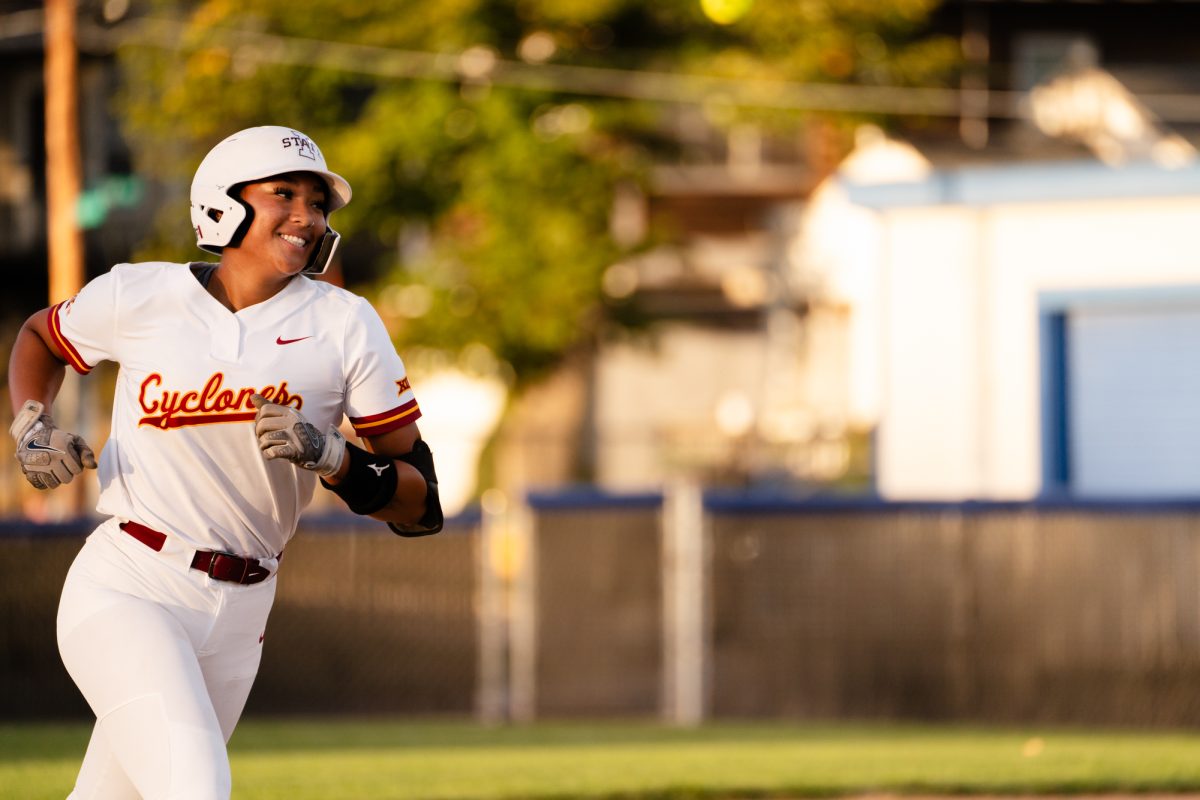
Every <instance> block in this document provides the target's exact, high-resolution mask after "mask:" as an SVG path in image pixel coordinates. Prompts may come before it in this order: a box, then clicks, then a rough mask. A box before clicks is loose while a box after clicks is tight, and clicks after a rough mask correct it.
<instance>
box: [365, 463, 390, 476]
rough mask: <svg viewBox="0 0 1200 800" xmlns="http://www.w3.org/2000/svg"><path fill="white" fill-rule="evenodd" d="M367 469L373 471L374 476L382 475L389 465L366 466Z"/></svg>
mask: <svg viewBox="0 0 1200 800" xmlns="http://www.w3.org/2000/svg"><path fill="white" fill-rule="evenodd" d="M367 466H368V467H370V468H371V469H373V470H375V474H376V475H382V474H383V471H384V470H385V469H387V468H388V467H390V466H391V464H367Z"/></svg>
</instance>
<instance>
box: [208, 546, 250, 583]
mask: <svg viewBox="0 0 1200 800" xmlns="http://www.w3.org/2000/svg"><path fill="white" fill-rule="evenodd" d="M222 557H224V558H231V559H233V560H234V561H237V562H239V563H240V564H241V565H242V573H241V575H239V576H238V577H237V578H222V577H220V576H219V575H214V574H213V570H215V569H216V566H217V561H218V560H219V559H220V558H222ZM249 572H250V559H248V558H242V557H241V556H239V555H238V554H237V553H227V552H225V551H224V550H214V551H213V554H212V560H210V561H209V562H208V577H210V578H212V579H213V580H215V581H232V582H234V583H243V582H245V580H246V575H247V574H248V573H249Z"/></svg>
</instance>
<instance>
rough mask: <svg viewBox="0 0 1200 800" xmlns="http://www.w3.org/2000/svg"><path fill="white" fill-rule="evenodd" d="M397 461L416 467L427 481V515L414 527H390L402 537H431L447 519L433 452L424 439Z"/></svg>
mask: <svg viewBox="0 0 1200 800" xmlns="http://www.w3.org/2000/svg"><path fill="white" fill-rule="evenodd" d="M396 460H397V461H403V462H404V463H405V464H409V465H410V466H412V467H415V468H416V470H417V472H419V473H421V477H423V478H424V479H425V513H424V515H422V517H421V518H420V519H419V520H417V522H416V523H415V524H413V525H400V524H398V523H395V522H389V523H388V527H389V528H391V529H392V532H393V533H396V534H399V535H400V536H410V537H411V536H429V535H430V534H433V533H437V532H438V531H440V530H441V529H442V525H443V524H444V523H445V518H444V517H443V515H442V501H441V498H440V497H439V496H438V485H437V473H436V472H434V470H433V452H432V451H430V449H429V445H427V444H425V440H424V439H417V440H416V441H415V442H413V448H412V450H411V451H410V452H408V453H405V454H404V455H401V456H396Z"/></svg>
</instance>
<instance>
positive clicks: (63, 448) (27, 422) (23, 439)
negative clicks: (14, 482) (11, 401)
mask: <svg viewBox="0 0 1200 800" xmlns="http://www.w3.org/2000/svg"><path fill="white" fill-rule="evenodd" d="M45 412H46V407H45V406H43V405H42V404H41V403H39V402H38V401H37V400H26V401H25V403H24V405H22V406H21V410H20V411H18V412H17V416H16V419H14V420H13V424H12V427H10V428H9V429H8V432H9V433H10V434H11V435H12V437H13V441H15V442H16V443H17V461H18V462H19V463H20V464H21V472H22V473H24V475H25V480H27V481H29V483H30V484H32V485H33V488H35V489H53V488H55V487H56V486H61V485H63V484H64V483H70V482H71V480H72V479H73V478H74V477H75V476H76V475H78V474H79V473H81V472H83V471H84V470H85V469H95V468H96V454H95V453H93V452H92V448H91V447H89V446H88V443H87V442H85V441H84V440H83V437H82V436H78V435H76V434H74V433H67V432H66V431H64V430H60V429H58V428H56V427H54V420H53V419H51V417H50V415H49V414H47V413H45Z"/></svg>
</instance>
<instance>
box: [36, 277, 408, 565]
mask: <svg viewBox="0 0 1200 800" xmlns="http://www.w3.org/2000/svg"><path fill="white" fill-rule="evenodd" d="M50 331H51V335H52V337H53V338H54V340H55V342H56V344H57V345H58V346H59V349H60V350H62V352H63V353H65V354H66V356H67V358H68V360H69V361H70V363H71V366H72V367H74V368H75V370H76V371H78V372H79V373H81V374H86V373H87V372H89V371H90V370H91V369H92V367H93V366H94V365H95V364H96V363H98V362H99V361H102V360H109V361H114V362H117V363H118V364H120V371H119V373H118V377H117V387H116V396H115V399H114V403H113V414H112V431H111V433H110V435H109V439H108V442H107V443H106V444H105V446H104V449H103V451H102V452H101V455H100V464H99V476H100V500H99V503H98V504H97V507H96V508H97V510H98V511H99V512H100V513H102V514H105V515H111V516H114V517H117V518H119V519H121V520H132V521H134V522H139V523H141V524H142V525H145V526H147V527H150V528H153V529H155V530H159V531H163V532H166V533H170V534H172V535H174V536H177V537H179V538H180V539H181V540H183V542H184V543H185V544H187V545H188V546H190V547H194V548H196V549H201V550H221V551H227V552H232V553H236V554H238V555H242V556H250V557H255V558H270V557H272V556H275V555H278V554H279V553H281V552H283V548H284V546H285V545H286V544H287V542H288V540H289V539H290V538H291V537H292V535H293V533H294V532H295V529H296V523H297V521H298V520H299V517H300V512H301V511H302V510H303V509H304V507H305V506H306V505H308V502H309V500H311V499H312V494H313V490H314V488H315V487H316V483H317V476H316V474H315V473H313V472H311V471H309V470H305V469H300V468H298V467H296V466H295V465H294V464H292V463H290V462H288V461H285V460H275V461H266V460H264V459H263V457H262V454H261V453H260V451H259V448H258V441H257V439H256V437H255V435H254V415H255V409H254V407H253V405H252V404H251V403H250V395H251V394H253V393H255V392H258V393H260V394H262V395H263V396H264V397H265V398H267V399H268V400H270V401H272V402H275V403H279V404H282V405H290V406H293V407H295V408H296V409H298V410H300V411H302V412H303V413H304V416H305V417H306V418H307V419H308V420H309V421H310V422H311V423H312V424H313V425H315V426H316V427H317V428H318V430H325V429H326V428H327V427H328V426H329V425H331V424H333V425H337V424H340V422H341V420H342V415H343V414H345V415H346V416H348V417H349V418H350V423H351V424H352V425H353V426H354V429H355V432H356V433H357V434H358V435H360V436H372V435H376V434H381V433H386V432H388V431H392V430H395V429H397V428H400V427H403V426H404V425H408V424H410V423H412V422H414V421H416V420H417V418H418V417H420V415H421V412H420V410H419V408H418V407H417V402H416V400H415V398H414V397H413V392H412V389H411V388H410V386H409V382H408V379H407V377H406V375H405V370H404V364H403V363H402V362H401V360H400V357H399V356H398V355H397V354H396V351H395V348H394V347H393V346H392V343H391V340H390V338H389V337H388V334H387V331H386V329H385V328H384V326H383V322H382V321H381V320H380V319H379V315H378V314H377V313H376V312H375V310H374V309H373V308H372V307H371V305H370V304H369V303H368V302H367V301H366V300H364V299H363V298H361V297H358V296H357V295H354V294H352V293H350V292H347V291H345V290H344V289H340V288H338V287H336V286H332V285H330V284H328V283H321V282H318V281H313V280H310V279H308V278H305V277H301V276H297V277H295V278H293V279H292V281H291V282H290V283H288V284H287V286H285V287H284V289H283V290H282V291H280V292H279V293H278V294H276V295H275V296H274V297H272V298H270V299H269V300H267V301H265V302H262V303H259V304H257V305H253V306H250V307H249V308H244V309H242V310H240V311H238V312H236V313H234V312H231V311H230V310H229V309H227V308H226V307H225V306H223V305H221V303H219V302H218V301H217V300H216V299H215V298H213V297H212V296H211V295H210V294H209V293H208V291H207V289H205V288H204V287H203V286H202V285H201V284H200V282H199V281H198V280H197V279H196V276H195V275H194V274H193V273H192V270H191V269H190V268H189V265H186V264H168V263H162V262H152V263H144V264H119V265H117V266H116V267H114V268H113V269H112V270H111V271H110V272H109V273H108V274H106V275H102V276H100V277H98V278H96V279H95V280H93V281H91V282H90V283H88V284H87V285H86V286H85V287H84V288H83V290H82V291H80V292H79V294H78V295H76V296H75V297H73V298H72V299H70V300H68V301H66V302H64V303H60V304H59V305H57V306H54V307H53V308H52V309H51V311H50Z"/></svg>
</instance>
